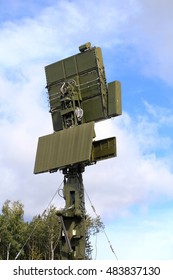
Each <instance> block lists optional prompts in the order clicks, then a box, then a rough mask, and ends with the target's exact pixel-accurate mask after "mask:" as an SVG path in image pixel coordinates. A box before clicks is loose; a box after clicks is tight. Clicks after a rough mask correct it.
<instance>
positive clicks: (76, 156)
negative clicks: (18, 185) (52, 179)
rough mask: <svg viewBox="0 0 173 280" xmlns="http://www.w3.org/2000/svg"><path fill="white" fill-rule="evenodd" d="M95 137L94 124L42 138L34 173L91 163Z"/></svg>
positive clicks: (39, 143) (39, 142)
mask: <svg viewBox="0 0 173 280" xmlns="http://www.w3.org/2000/svg"><path fill="white" fill-rule="evenodd" d="M94 137H95V132H94V122H90V123H86V124H82V125H79V126H76V127H72V128H69V129H64V130H61V131H59V132H55V133H53V134H50V135H46V136H43V137H40V138H39V141H38V147H37V154H36V160H35V167H34V173H35V174H37V173H42V172H47V171H53V170H56V169H59V168H63V167H68V166H70V165H73V164H76V163H78V164H79V163H81V162H90V161H91V155H92V140H93V138H94Z"/></svg>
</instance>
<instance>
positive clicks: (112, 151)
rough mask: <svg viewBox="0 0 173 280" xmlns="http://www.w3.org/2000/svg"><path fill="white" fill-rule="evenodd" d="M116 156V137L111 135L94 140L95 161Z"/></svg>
mask: <svg viewBox="0 0 173 280" xmlns="http://www.w3.org/2000/svg"><path fill="white" fill-rule="evenodd" d="M112 157H116V138H115V137H111V138H107V139H103V140H99V141H94V142H93V161H99V160H103V159H108V158H112Z"/></svg>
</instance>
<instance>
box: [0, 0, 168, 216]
mask: <svg viewBox="0 0 173 280" xmlns="http://www.w3.org/2000/svg"><path fill="white" fill-rule="evenodd" d="M141 3H142V2H141ZM154 3H155V1H154ZM145 4H146V9H143V10H142V8H141V10H140V9H138V7H139V6H138V5H136V1H129V2H128V3H126V5H124V3H122V2H121V3H120V2H119V1H107V2H106V4H105V1H100V2H99V5H98V4H97V3H96V2H93V1H84V2H82V5H81V2H80V1H77V2H75V1H74V2H68V5H67V2H66V1H59V2H57V4H56V5H55V6H50V7H48V8H44V9H42V10H41V12H40V13H39V14H38V16H35V17H33V18H31V17H28V18H22V19H21V20H17V21H14V22H13V21H9V20H8V21H7V22H4V24H2V25H1V29H0V41H1V44H0V50H1V51H0V64H1V66H0V70H1V73H2V76H1V81H0V82H1V92H0V116H1V120H0V126H1V135H2V136H1V140H0V141H1V156H0V167H1V170H2V172H3V174H4V178H3V182H2V189H3V193H2V196H1V198H0V200H1V203H3V201H4V200H5V199H7V198H10V199H12V200H14V199H15V200H17V199H21V200H22V202H23V203H24V204H25V206H26V213H27V215H33V214H37V213H38V212H40V211H42V210H43V208H44V207H45V205H47V202H48V201H47V200H48V197H50V198H51V195H53V194H54V192H55V190H56V187H58V186H57V185H59V183H57V181H58V182H61V181H62V177H63V176H62V175H61V174H51V175H50V174H43V175H37V176H35V175H33V174H32V172H33V165H34V157H35V152H36V145H37V139H38V137H39V136H42V135H45V134H48V133H50V132H51V131H52V125H51V119H50V115H49V113H48V108H47V107H46V101H45V100H46V98H45V95H44V92H45V89H44V86H45V83H46V82H45V77H44V66H45V65H46V64H47V63H51V62H54V61H55V60H58V59H62V58H64V57H66V56H68V55H71V54H73V53H75V52H78V49H77V48H78V46H79V45H80V44H82V43H84V42H86V41H88V40H91V42H93V44H97V45H100V46H101V47H102V46H103V47H104V49H107V50H108V49H109V54H113V53H114V52H115V49H114V47H116V46H118V47H120V46H121V45H123V44H125V47H124V49H125V48H126V46H129V44H131V45H132V46H133V47H134V46H135V47H138V48H139V50H142V52H144V53H145V52H148V53H149V58H150V56H152V54H153V52H155V50H157V49H156V48H155V45H154V40H153V37H152V33H151V31H150V30H149V26H148V25H146V22H145V21H144V18H146V16H147V14H148V13H149V11H148V6H147V5H148V2H146V1H145ZM141 5H142V4H141ZM155 5H156V4H155ZM134 7H135V9H134ZM152 15H153V17H154V18H155V17H157V15H155V14H152ZM139 16H141V19H139ZM137 22H138V29H136V23H137ZM140 30H143V32H144V31H146V32H144V33H145V34H144V33H142V35H141V36H144V35H145V38H146V36H148V38H149V42H146V44H143V42H144V41H142V44H143V48H142V49H140V47H141V42H140V40H139V39H140V37H138V36H139V33H138V32H139V31H140ZM135 36H137V37H135ZM130 38H131V39H130ZM138 38H139V39H138ZM155 39H157V40H158V39H159V32H156V35H155ZM167 40H168V39H167ZM167 42H169V40H168V41H167ZM151 46H152V48H151ZM160 48H161V47H160ZM156 54H157V52H156ZM160 54H161V55H162V53H160V52H159V53H158V57H156V56H155V57H154V59H153V60H151V63H154V61H155V60H157V61H158V62H159V61H160V60H159V59H160ZM163 62H164V63H165V65H166V62H167V60H163ZM153 65H154V64H153ZM162 66H163V67H162ZM160 67H162V69H164V64H163V65H162V64H160ZM159 73H161V72H159ZM159 75H160V74H159ZM162 77H163V78H165V76H164V75H162ZM149 109H150V112H149V113H150V114H151V110H154V108H151V107H150V108H149V107H148V111H149ZM152 112H153V113H154V114H155V112H154V111H152ZM164 117H165V121H166V120H167V123H168V124H170V120H171V118H170V120H169V121H168V119H166V118H168V114H166V113H165V112H163V114H162V121H161V119H160V123H161V124H162V123H163V121H164ZM97 135H98V138H101V137H102V138H105V137H108V136H113V135H115V136H117V144H118V149H117V152H118V157H117V158H116V159H112V160H108V161H103V162H100V163H98V164H97V165H96V166H92V167H88V168H87V169H86V172H85V175H84V184H85V185H86V188H87V190H88V192H89V194H90V196H91V199H92V200H93V202H94V203H95V204H96V206H97V207H96V208H97V209H98V212H99V213H106V214H108V215H110V216H113V215H114V214H117V215H118V214H122V215H127V214H128V213H129V208H130V207H131V205H133V204H134V203H136V204H138V203H140V204H141V205H142V207H145V205H146V207H148V203H149V202H152V201H153V200H156V199H157V197H158V198H159V196H162V195H165V197H166V199H167V198H168V197H172V194H173V193H172V182H173V176H172V173H171V170H170V165H169V162H167V158H163V159H159V158H157V155H156V153H155V149H157V148H158V144H159V142H160V141H161V142H162V143H167V145H171V141H170V139H166V138H165V137H162V138H161V137H160V135H159V133H158V124H157V123H156V121H152V122H150V121H149V119H148V117H142V118H140V119H136V120H134V119H132V117H131V116H130V115H129V114H127V113H125V112H124V115H123V117H120V118H116V119H115V120H114V121H107V122H102V123H100V124H98V125H97ZM156 136H157V137H158V142H157V141H156ZM148 146H150V147H149V148H148ZM151 149H153V152H151ZM146 151H147V154H146V155H145V154H144V153H145V152H146ZM163 175H164V176H163ZM56 202H57V204H58V205H59V204H61V202H60V201H59V200H58V201H56ZM43 205H44V206H43Z"/></svg>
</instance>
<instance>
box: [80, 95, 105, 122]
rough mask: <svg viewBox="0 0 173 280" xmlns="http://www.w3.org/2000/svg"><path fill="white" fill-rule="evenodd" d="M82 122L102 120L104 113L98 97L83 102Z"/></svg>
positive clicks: (101, 102) (100, 99)
mask: <svg viewBox="0 0 173 280" xmlns="http://www.w3.org/2000/svg"><path fill="white" fill-rule="evenodd" d="M82 105H83V110H84V121H92V120H93V119H94V120H102V119H103V118H105V116H106V113H105V110H104V106H103V101H102V98H101V97H100V96H97V97H94V98H92V99H87V100H85V101H83V103H82Z"/></svg>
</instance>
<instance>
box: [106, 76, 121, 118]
mask: <svg viewBox="0 0 173 280" xmlns="http://www.w3.org/2000/svg"><path fill="white" fill-rule="evenodd" d="M121 114H122V105H121V84H120V82H119V81H114V82H111V83H108V116H109V117H116V116H119V115H121Z"/></svg>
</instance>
